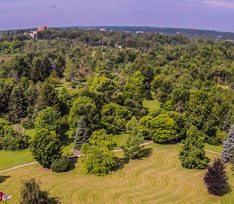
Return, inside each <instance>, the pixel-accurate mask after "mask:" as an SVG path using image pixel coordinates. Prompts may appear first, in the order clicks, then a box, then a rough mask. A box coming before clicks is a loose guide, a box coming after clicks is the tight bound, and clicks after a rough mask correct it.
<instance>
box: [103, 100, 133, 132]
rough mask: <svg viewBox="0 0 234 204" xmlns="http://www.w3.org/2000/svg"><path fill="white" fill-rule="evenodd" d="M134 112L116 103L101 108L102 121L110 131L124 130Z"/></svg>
mask: <svg viewBox="0 0 234 204" xmlns="http://www.w3.org/2000/svg"><path fill="white" fill-rule="evenodd" d="M131 115H132V113H131V112H130V111H128V109H126V108H125V107H123V106H120V105H118V104H115V103H110V104H107V105H105V106H104V107H103V108H102V110H101V123H102V125H104V127H105V128H106V130H107V132H108V133H116V132H117V131H120V130H124V129H125V125H126V123H127V121H128V120H129V119H130V118H131Z"/></svg>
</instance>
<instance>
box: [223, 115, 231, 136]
mask: <svg viewBox="0 0 234 204" xmlns="http://www.w3.org/2000/svg"><path fill="white" fill-rule="evenodd" d="M231 118H232V112H231V111H229V112H228V114H227V117H226V119H225V121H224V123H223V131H224V132H226V133H228V132H229V130H230V127H231Z"/></svg>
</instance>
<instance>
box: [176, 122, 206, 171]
mask: <svg viewBox="0 0 234 204" xmlns="http://www.w3.org/2000/svg"><path fill="white" fill-rule="evenodd" d="M186 134H187V138H186V140H185V141H184V145H183V146H182V148H181V150H180V153H179V159H180V161H181V164H182V166H183V167H185V168H188V169H204V168H205V167H206V166H207V163H208V157H207V156H206V152H205V148H204V140H205V139H204V137H203V133H202V132H201V131H199V130H198V129H197V127H195V126H191V127H190V129H189V130H188V131H187V133H186Z"/></svg>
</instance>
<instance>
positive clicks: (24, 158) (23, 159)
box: [0, 149, 35, 170]
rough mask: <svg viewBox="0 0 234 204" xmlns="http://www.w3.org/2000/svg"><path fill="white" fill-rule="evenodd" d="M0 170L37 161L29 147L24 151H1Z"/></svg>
mask: <svg viewBox="0 0 234 204" xmlns="http://www.w3.org/2000/svg"><path fill="white" fill-rule="evenodd" d="M0 158H1V159H0V161H1V163H0V170H4V169H8V168H11V167H14V166H18V165H21V164H26V163H30V162H33V161H35V160H34V159H33V156H32V155H31V152H30V151H29V149H25V150H22V151H4V150H1V151H0Z"/></svg>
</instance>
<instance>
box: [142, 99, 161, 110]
mask: <svg viewBox="0 0 234 204" xmlns="http://www.w3.org/2000/svg"><path fill="white" fill-rule="evenodd" d="M143 106H144V107H145V108H149V109H156V108H160V103H159V101H158V100H157V99H155V100H150V101H149V100H144V101H143Z"/></svg>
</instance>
